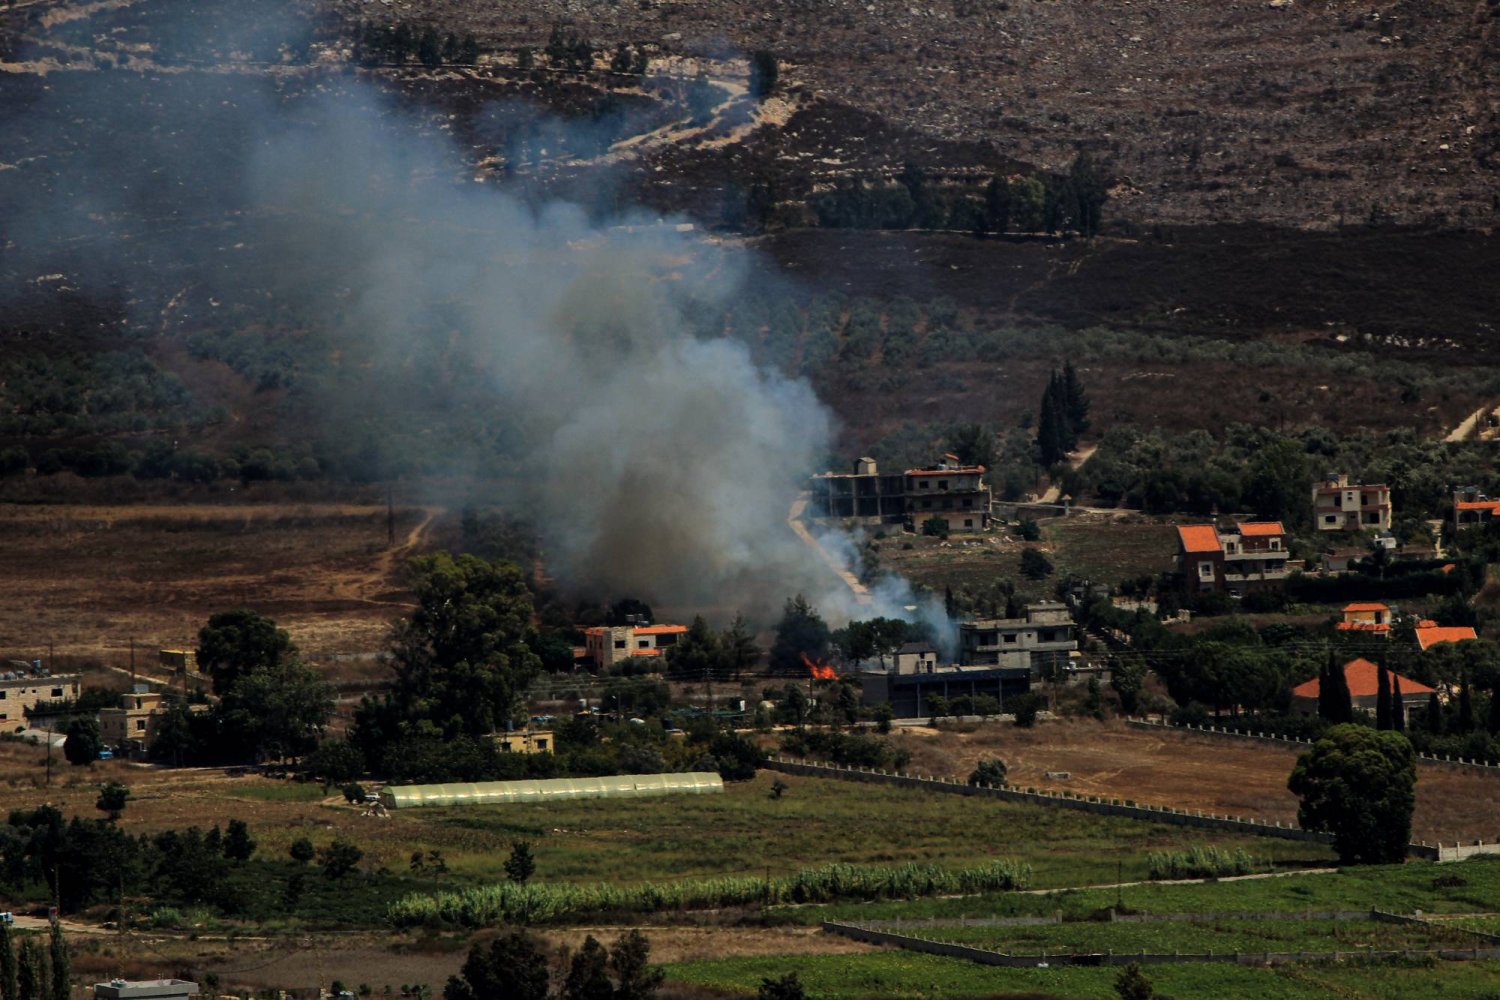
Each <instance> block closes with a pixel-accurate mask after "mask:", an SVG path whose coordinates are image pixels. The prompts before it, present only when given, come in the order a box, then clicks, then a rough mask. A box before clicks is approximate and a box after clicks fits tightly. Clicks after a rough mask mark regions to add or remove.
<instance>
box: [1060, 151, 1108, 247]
mask: <svg viewBox="0 0 1500 1000" xmlns="http://www.w3.org/2000/svg"><path fill="white" fill-rule="evenodd" d="M1068 179H1069V181H1070V182H1071V183H1070V184H1069V187H1070V189H1071V191H1072V193H1073V197H1074V198H1075V199H1077V207H1076V209H1075V211H1074V221H1075V222H1076V223H1077V225H1078V231H1079V232H1080V233H1082V234H1083V235H1084V236H1095V235H1097V234H1098V232H1099V227H1100V226H1101V225H1102V224H1103V221H1104V203H1105V202H1106V201H1108V200H1109V188H1108V185H1107V184H1106V183H1105V181H1104V178H1103V177H1102V176H1100V174H1099V171H1098V169H1097V168H1096V167H1095V166H1094V162H1093V161H1092V160H1091V159H1089V155H1088V154H1087V153H1079V154H1078V159H1076V160H1074V161H1073V167H1072V169H1071V170H1069V171H1068Z"/></svg>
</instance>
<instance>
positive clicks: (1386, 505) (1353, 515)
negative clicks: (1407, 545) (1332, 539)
mask: <svg viewBox="0 0 1500 1000" xmlns="http://www.w3.org/2000/svg"><path fill="white" fill-rule="evenodd" d="M1313 524H1314V525H1315V526H1316V527H1317V529H1318V530H1319V531H1389V530H1390V527H1391V488H1390V487H1389V486H1358V485H1354V484H1352V483H1350V482H1349V477H1348V476H1347V475H1344V474H1342V473H1337V474H1335V473H1330V474H1329V475H1328V476H1326V477H1324V479H1323V482H1322V484H1320V485H1319V486H1316V487H1314V488H1313Z"/></svg>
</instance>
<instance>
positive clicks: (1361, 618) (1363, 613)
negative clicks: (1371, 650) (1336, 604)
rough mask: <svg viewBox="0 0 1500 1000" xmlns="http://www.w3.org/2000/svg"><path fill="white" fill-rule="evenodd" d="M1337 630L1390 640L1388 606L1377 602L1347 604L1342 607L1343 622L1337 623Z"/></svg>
mask: <svg viewBox="0 0 1500 1000" xmlns="http://www.w3.org/2000/svg"><path fill="white" fill-rule="evenodd" d="M1338 630H1339V631H1340V632H1372V633H1375V634H1376V635H1380V636H1384V637H1385V638H1390V635H1391V609H1390V606H1389V605H1386V604H1381V603H1379V602H1378V601H1370V602H1366V603H1355V604H1347V605H1345V606H1344V620H1343V621H1341V622H1339V624H1338Z"/></svg>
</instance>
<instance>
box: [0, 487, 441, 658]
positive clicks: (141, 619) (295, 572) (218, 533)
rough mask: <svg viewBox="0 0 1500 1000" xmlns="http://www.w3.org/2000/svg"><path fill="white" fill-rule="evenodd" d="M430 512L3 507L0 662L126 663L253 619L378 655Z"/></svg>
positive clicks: (402, 603) (315, 646) (314, 646)
mask: <svg viewBox="0 0 1500 1000" xmlns="http://www.w3.org/2000/svg"><path fill="white" fill-rule="evenodd" d="M434 516H435V512H434V511H428V510H425V509H422V508H408V509H401V510H398V511H397V517H396V544H395V545H388V544H387V540H386V539H387V536H386V510H385V507H384V505H383V504H382V505H379V506H377V505H373V504H371V505H361V504H328V503H307V504H297V503H285V504H274V503H271V504H234V503H213V504H209V503H194V504H184V505H171V506H168V505H135V506H109V507H105V506H49V505H25V506H20V505H17V506H10V505H3V506H0V653H3V655H5V656H13V657H16V658H24V659H33V658H46V657H47V655H48V650H49V646H50V648H51V649H52V650H53V651H54V652H55V653H56V654H58V655H60V656H71V657H77V658H83V659H87V660H92V661H103V662H107V663H110V664H113V665H116V666H124V665H125V664H126V663H128V660H129V653H128V647H129V643H130V640H132V639H134V640H135V645H136V656H137V659H138V662H139V663H140V665H141V666H142V667H143V668H148V669H149V668H154V666H155V664H154V659H155V651H156V650H157V649H160V648H176V647H179V646H183V645H188V646H191V645H193V644H195V643H196V638H197V634H198V629H200V628H201V627H202V626H203V624H204V623H205V622H206V621H207V619H208V616H209V615H211V614H213V613H214V612H217V611H225V610H229V609H231V608H238V607H250V608H254V609H255V610H257V611H260V612H262V613H264V614H267V615H269V616H271V617H272V618H275V619H276V620H277V623H278V624H280V625H281V626H282V627H283V628H286V629H287V630H288V631H289V632H290V633H291V635H292V639H293V640H294V641H295V642H297V643H298V645H300V646H301V647H302V648H303V651H304V653H306V654H308V655H310V656H314V657H316V656H319V655H323V654H332V653H337V652H367V651H371V650H378V649H380V648H382V647H383V645H384V642H385V637H386V632H387V629H388V627H389V623H390V621H391V620H392V619H393V618H395V617H397V616H399V615H401V614H404V613H405V612H406V611H407V610H409V607H410V606H409V605H408V604H407V603H406V600H407V595H406V593H405V591H404V590H403V588H402V583H401V580H400V576H399V573H400V570H401V568H402V566H403V563H404V559H405V558H406V557H407V556H409V555H412V554H415V553H416V552H418V551H420V550H421V548H422V547H423V544H424V540H425V537H426V533H427V531H428V529H429V527H430V525H431V523H432V521H433V518H434Z"/></svg>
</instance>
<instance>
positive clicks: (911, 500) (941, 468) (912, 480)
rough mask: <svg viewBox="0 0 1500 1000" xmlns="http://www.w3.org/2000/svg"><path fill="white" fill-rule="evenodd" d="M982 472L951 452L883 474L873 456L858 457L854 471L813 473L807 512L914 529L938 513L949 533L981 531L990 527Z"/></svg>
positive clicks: (986, 491) (988, 494) (826, 516)
mask: <svg viewBox="0 0 1500 1000" xmlns="http://www.w3.org/2000/svg"><path fill="white" fill-rule="evenodd" d="M984 472H985V469H984V466H982V465H964V464H963V463H962V462H960V461H959V459H958V456H957V455H951V454H950V455H944V456H943V457H942V458H941V459H939V460H938V462H937V463H936V464H934V465H931V466H928V467H926V468H922V469H907V470H906V471H905V472H903V473H897V474H895V475H884V474H882V473H881V472H880V469H879V466H878V465H877V464H876V462H875V460H874V459H873V458H861V459H859V460H858V461H856V462H855V463H854V469H853V471H852V472H825V473H822V474H820V475H816V476H813V477H812V479H811V480H809V482H808V510H809V513H810V514H811V515H812V516H813V517H821V518H838V519H841V520H861V521H868V522H871V523H880V524H902V523H905V524H906V525H908V526H909V527H912V528H920V527H921V525H922V523H923V522H924V521H926V520H927V519H929V518H932V517H938V518H942V519H943V520H945V521H947V522H948V530H949V531H951V532H965V531H983V530H984V529H985V528H987V527H989V523H990V499H991V496H990V487H989V484H988V483H987V482H985V479H984Z"/></svg>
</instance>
